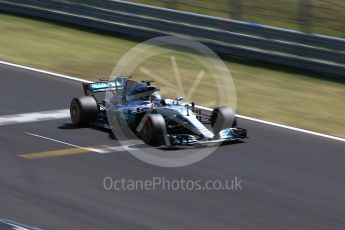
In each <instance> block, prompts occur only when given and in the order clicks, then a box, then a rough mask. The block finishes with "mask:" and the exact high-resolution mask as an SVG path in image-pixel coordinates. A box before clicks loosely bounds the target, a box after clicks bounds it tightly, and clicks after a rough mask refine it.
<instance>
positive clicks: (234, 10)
mask: <svg viewBox="0 0 345 230" xmlns="http://www.w3.org/2000/svg"><path fill="white" fill-rule="evenodd" d="M130 1H132V2H137V3H143V4H150V5H155V6H160V7H167V8H172V9H178V10H183V11H190V12H194V13H200V14H206V15H212V16H217V17H223V18H231V19H236V20H242V21H247V22H253V23H259V24H264V25H269V26H277V27H283V28H287V29H293V30H301V31H305V32H310V33H317V34H325V35H329V36H336V37H343V38H344V37H345V16H344V15H345V1H344V0H202V1H200V0H130Z"/></svg>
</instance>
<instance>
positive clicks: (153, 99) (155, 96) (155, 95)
mask: <svg viewBox="0 0 345 230" xmlns="http://www.w3.org/2000/svg"><path fill="white" fill-rule="evenodd" d="M149 100H150V102H151V103H154V104H155V105H160V101H161V100H162V97H161V95H160V93H159V92H158V91H157V92H154V93H153V94H151V95H150V98H149Z"/></svg>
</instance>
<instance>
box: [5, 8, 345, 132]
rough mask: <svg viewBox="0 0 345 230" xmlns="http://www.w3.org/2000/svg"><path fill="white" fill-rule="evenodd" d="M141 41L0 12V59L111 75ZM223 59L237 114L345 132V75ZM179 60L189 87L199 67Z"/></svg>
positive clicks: (155, 67) (88, 75)
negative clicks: (339, 77)
mask: <svg viewBox="0 0 345 230" xmlns="http://www.w3.org/2000/svg"><path fill="white" fill-rule="evenodd" d="M98 32H99V31H98ZM137 43H138V42H137V41H135V40H129V39H127V38H124V37H115V36H114V34H106V33H95V31H88V30H84V29H81V28H79V27H72V26H66V25H64V24H57V23H51V22H46V21H39V20H35V19H32V18H25V17H18V16H15V15H8V14H1V15H0V48H1V50H0V60H4V61H9V62H14V63H18V64H23V65H28V66H32V67H36V68H41V69H46V70H51V71H55V72H59V73H64V74H69V75H72V76H76V77H81V78H85V79H91V80H96V79H98V78H100V77H104V76H109V75H110V74H111V72H112V70H113V68H114V66H115V65H116V63H117V61H118V60H119V59H120V58H121V56H122V55H124V54H125V53H126V52H127V51H129V49H131V48H132V47H133V46H135V45H136V44H137ZM182 56H183V54H182ZM224 62H225V64H226V66H227V67H228V68H229V70H230V71H231V73H232V76H233V78H234V82H235V85H236V89H237V112H238V113H239V114H242V115H247V116H252V117H256V118H261V119H265V120H270V121H275V122H279V123H283V124H288V125H292V126H297V127H300V128H305V129H309V130H314V131H319V132H323V133H328V134H332V135H336V136H341V137H345V129H344V127H345V116H344V113H345V106H344V101H345V85H344V81H343V80H340V82H337V81H330V80H329V79H327V78H324V76H319V75H318V74H316V73H308V72H305V71H300V70H296V69H290V68H287V67H282V66H278V65H271V64H265V63H261V62H255V61H249V60H237V59H229V58H227V59H224ZM177 63H178V64H179V65H180V64H181V67H183V65H185V66H186V67H185V68H183V70H181V75H182V76H183V78H185V79H186V80H187V81H185V83H186V87H188V86H190V85H191V82H189V83H188V81H189V80H188V79H190V78H193V79H194V78H195V77H196V73H197V72H196V71H195V70H196V69H190V70H189V69H188V66H190V65H188V63H189V62H188V58H183V57H181V59H180V57H178V58H177ZM148 67H149V68H150V70H152V71H153V72H156V73H158V74H162V75H165V76H167V77H169V76H170V77H172V76H171V72H172V70H171V69H170V68H169V67H168V66H164V65H160V64H159V60H158V61H157V60H155V61H151V62H150V63H148ZM206 77H207V76H206ZM172 81H174V80H172ZM341 82H342V83H341ZM201 87H204V88H203V89H202V91H204V92H203V93H204V95H205V94H206V95H208V94H209V95H212V92H213V91H212V88H210V86H207V85H205V86H201ZM200 92H201V91H200ZM196 96H197V97H198V95H196ZM203 102H204V103H207V101H203ZM68 103H69V102H66V107H68Z"/></svg>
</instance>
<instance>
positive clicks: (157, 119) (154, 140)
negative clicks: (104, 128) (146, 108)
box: [140, 114, 166, 146]
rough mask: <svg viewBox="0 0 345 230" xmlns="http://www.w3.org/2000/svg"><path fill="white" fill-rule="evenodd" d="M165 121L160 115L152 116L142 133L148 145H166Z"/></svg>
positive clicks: (142, 137) (149, 117)
mask: <svg viewBox="0 0 345 230" xmlns="http://www.w3.org/2000/svg"><path fill="white" fill-rule="evenodd" d="M165 129H166V126H165V120H164V118H163V117H162V115H160V114H150V115H149V116H148V118H147V120H146V122H145V124H144V126H143V128H142V129H141V131H140V135H141V139H142V140H143V141H144V142H145V143H146V144H148V145H151V146H160V145H163V144H164V135H165V133H164V130H165Z"/></svg>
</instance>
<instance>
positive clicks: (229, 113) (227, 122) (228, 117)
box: [211, 106, 237, 134]
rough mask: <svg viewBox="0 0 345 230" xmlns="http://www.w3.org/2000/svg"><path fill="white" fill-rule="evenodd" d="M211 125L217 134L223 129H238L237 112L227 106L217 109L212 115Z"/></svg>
mask: <svg viewBox="0 0 345 230" xmlns="http://www.w3.org/2000/svg"><path fill="white" fill-rule="evenodd" d="M211 125H212V128H213V131H214V133H215V134H217V133H219V132H220V131H221V130H222V129H225V128H233V127H236V126H237V119H236V115H235V112H234V111H233V110H232V109H231V108H230V107H227V106H222V107H218V108H215V109H214V110H213V111H212V114H211Z"/></svg>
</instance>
